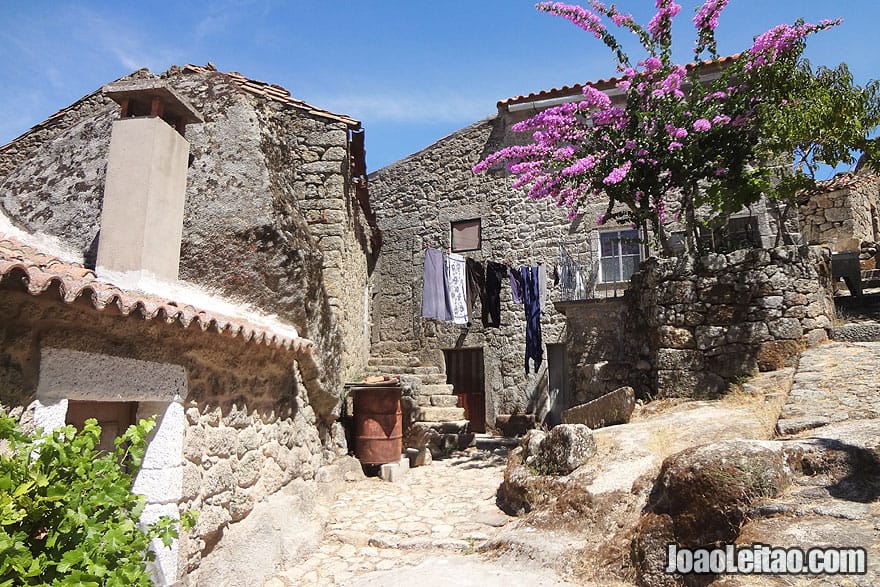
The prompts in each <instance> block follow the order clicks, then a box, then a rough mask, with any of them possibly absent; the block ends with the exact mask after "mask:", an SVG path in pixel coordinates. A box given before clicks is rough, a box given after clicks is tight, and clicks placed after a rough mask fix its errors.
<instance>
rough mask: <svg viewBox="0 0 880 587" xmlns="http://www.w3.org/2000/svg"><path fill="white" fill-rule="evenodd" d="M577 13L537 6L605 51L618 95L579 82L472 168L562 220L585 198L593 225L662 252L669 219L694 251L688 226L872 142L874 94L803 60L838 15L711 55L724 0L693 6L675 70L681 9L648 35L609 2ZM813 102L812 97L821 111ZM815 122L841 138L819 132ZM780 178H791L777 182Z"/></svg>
mask: <svg viewBox="0 0 880 587" xmlns="http://www.w3.org/2000/svg"><path fill="white" fill-rule="evenodd" d="M589 5H590V7H591V9H587V8H584V7H581V6H577V5H570V4H564V3H560V2H542V3H540V4H538V5H537V8H538V9H539V10H541V11H544V12H548V13H551V14H555V15H558V16H561V17H563V18H565V19H567V20H569V21H570V22H572V23H573V24H575V25H576V26H578V27H580V28H581V29H583V30H585V31H587V32H589V33H591V34H592V35H594V36H595V37H596V38H597V39H599V40H600V41H602V42H603V43H604V44H605V45H607V46H608V47H609V48H610V49H611V51H612V52H613V54H614V56H615V58H616V61H617V71H618V78H617V80H618V81H617V89H618V90H619V92H618V93H617V94H618V97H615V98H614V100H612V99H611V98H610V97H609V95H607V94H606V93H604V92H601V91H599V90H597V89H596V88H594V87H592V86H590V85H585V86H584V89H583V99H582V100H579V101H574V102H570V103H565V104H562V105H559V106H554V107H551V108H548V109H546V110H544V111H542V112H540V113H538V114H537V115H535V116H534V117H532V118H530V119H528V120H525V121H523V122H520V123H517V124H516V125H514V127H513V130H515V131H519V132H531V133H532V138H533V141H532V142H531V143H530V144H527V145H515V146H510V147H507V148H505V149H502V150H500V151H498V152H496V153H494V154H492V155H490V156H489V157H487V158H486V159H485V160H483V161H481V162H480V163H478V164H477V165H476V166H475V167H474V171H475V172H477V173H479V172H482V171H485V170H487V169H489V168H493V167H496V166H499V165H501V164H506V166H507V169H508V170H509V171H510V172H511V173H512V174H513V175H514V176H516V179H515V181H514V184H513V185H514V187H517V188H519V187H527V188H528V197H530V198H534V199H538V198H551V199H553V200H554V201H555V202H556V203H557V205H559V206H563V207H566V208H568V209H569V212H570V216H572V217H573V216H574V215H576V214H578V212H579V209H580V207H581V206H582V205H583V204H584V203H585V202H587V201H595V199H596V198H606V199H607V207H606V209H605V212H604V213H603V214H602V215H600V216H599V217H598V218H597V219H596V221H597V223H598V224H604V223H605V222H607V221H609V220H612V219H613V220H616V221H618V222H629V223H632V224H633V225H636V226H639V227H643V228H648V229H650V232H651V234H653V235H654V238H655V239H656V240H657V242H658V244H659V245H660V251H661V252H663V253H666V254H671V252H672V247H671V246H670V240H669V234H668V226H669V225H670V223H671V222H673V221H678V222H680V223H681V225H683V226H684V229H685V246H686V249H687V250H689V251H696V250H697V248H698V246H699V239H698V238H697V237H698V233H697V228H698V226H699V224H700V223H706V222H709V223H711V222H712V221H713V220H715V221H717V220H718V219H721V218H725V217H726V216H727V215H729V214H730V213H732V212H735V211H737V210H740V209H742V207H743V206H747V205H749V204H752V203H754V202H756V201H757V200H758V199H759V198H760V197H761V196H762V194H767V195H771V196H772V195H775V194H776V193H777V192H779V191H780V190H782V191H783V192H785V193H788V194H790V193H791V192H792V191H793V190H794V189H796V188H799V187H802V186H803V185H804V181H803V180H804V178H806V180H807V181H810V178H811V177H812V175H813V173H814V172H815V169H816V165H817V164H818V163H820V162H823V163H830V164H832V165H833V164H836V163H839V162H851V158H852V155H851V154H850V150H851V149H853V148H861V149H869V148H870V147H871V144H870V142H869V141H868V140H867V136H868V132H869V131H870V130H871V128H872V127H873V126H875V125H876V124H877V121H878V120H880V118H878V116H877V110H878V109H877V102H878V101H877V97H876V96H877V92H876V90H875V88H874V86H873V85H872V86H870V87H869V88H868V89H862V88H858V87H855V86H853V85H852V78H851V77H849V78H847V77H846V76H847V75H848V72H846V71H845V68H844V69H843V70H841V69H838V70H820V71H819V72H817V73H814V72H813V71H812V70H811V69H810V66H809V64H807V63H806V62H805V61H803V59H802V53H803V50H804V46H805V39H806V37H807V36H809V35H811V34H813V33H816V32H818V31H821V30H823V29H826V28H829V27H833V26H837V25H838V24H839V23H840V21H839V20H833V21H832V20H825V21H821V22H819V23H818V24H808V23H804V22H802V21H798V22H797V23H795V24H794V25H786V24H783V25H780V26H777V27H775V28H773V29H771V30H769V31H767V32H766V33H764V34H762V35H760V36H758V37H756V38H755V41H754V44H753V46H752V47H751V48H750V49H748V50H747V51H744V52H743V53H741V54H739V55H736V56H733V57H729V58H725V59H720V58H719V55H718V51H717V44H716V39H715V29H716V27H717V26H718V19H719V15H720V14H721V12H722V11H723V9H724V8H725V6H726V5H727V0H705V2H704V3H703V4H702V5H701V6H699V7H698V9H697V10H696V15H695V16H694V17H693V23H694V27H695V29H696V43H695V48H694V63H691V64H689V65H681V64H677V63H674V62H673V61H672V35H671V25H672V21H673V19H674V18H675V16H676V15H677V14H678V13H679V12H680V11H681V6H680V5H678V4H676V3H675V2H674V1H673V0H657V2H656V8H657V12H656V14H655V15H654V17H653V18H652V19H651V21H650V22H649V23H648V25H647V27H643V26H641V25H639V24H637V23H636V22H635V20H634V19H633V17H632V16H631V15H629V14H625V13H622V12H620V11H619V10H618V9H617V7H616V6H615V5H613V4H612V5H610V6H606V5H605V4H603V3H601V2H599V1H598V0H593V1H591V2H590V3H589ZM610 25H613V26H615V27H617V28H619V29H622V30H625V31H629V32H631V33H633V34H635V35H636V37H637V38H638V39H639V41H640V43H641V45H642V47H643V48H644V51H645V57H644V59H642V60H640V61H638V62H636V63H633V62H632V61H631V59H630V57H629V56H628V55H627V53H626V52H625V51H624V50H623V47H622V45H621V44H620V42H619V41H618V40H617V38H616V37H615V36H614V35H613V34H612V33H611V32H610V31H609V28H608V27H609V26H610ZM841 72H842V73H841ZM709 73H711V75H708V74H709ZM811 94H817V95H818V97H820V98H822V100H820V101H821V102H822V104H821V105H820V106H818V107H817V106H816V105H815V104H814V103H813V101H812V99H813V98H814V96H812V95H811ZM837 102H843V103H846V104H848V105H849V106H850V108H849V109H848V110H847V111H846V116H845V117H843V118H841V117H840V116H837V117H836V118H835V115H834V112H833V110H834V109H835V106H839V105H840V104H838V103H837ZM871 117H873V119H872V118H871ZM826 126H828V127H835V126H836V127H837V128H838V129H839V130H838V131H836V132H835V133H827V132H825V133H824V134H823V132H824V129H825V127H826ZM832 136H833V141H832V142H833V144H831V145H827V148H824V149H823V141H826V139H827V138H828V137H832ZM826 142H827V141H826ZM797 150H800V153H801V154H802V155H803V157H802V159H801V161H800V165H799V166H795V167H793V166H791V165H782V167H783V168H785V173H782V174H779V173H778V168H779V167H780V165H779V162H780V158H781V157H785V158H787V159H788V160H789V161H790V159H791V154H792V153H793V152H795V151H797ZM774 170H776V171H774ZM782 176H784V177H785V178H790V177H795V178H797V181H791V180H790V179H786V181H783V182H782V183H780V177H782ZM780 186H781V187H780ZM786 190H787V191H786Z"/></svg>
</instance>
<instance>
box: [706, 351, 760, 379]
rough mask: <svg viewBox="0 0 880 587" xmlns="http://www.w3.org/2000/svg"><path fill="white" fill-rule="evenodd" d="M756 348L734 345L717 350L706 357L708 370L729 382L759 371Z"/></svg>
mask: <svg viewBox="0 0 880 587" xmlns="http://www.w3.org/2000/svg"><path fill="white" fill-rule="evenodd" d="M755 355H756V352H755V350H754V347H752V346H747V345H739V344H733V345H729V346H726V347H721V348H718V349H715V350H714V351H712V352H710V353H708V354H707V355H706V360H705V365H706V370H707V371H709V372H711V373H714V374H716V375H718V376H720V377H723V378H725V379H728V380H733V379H737V378H740V377H744V376H748V375H752V374H754V373H755V372H756V371H758V361H757V359H756V358H755Z"/></svg>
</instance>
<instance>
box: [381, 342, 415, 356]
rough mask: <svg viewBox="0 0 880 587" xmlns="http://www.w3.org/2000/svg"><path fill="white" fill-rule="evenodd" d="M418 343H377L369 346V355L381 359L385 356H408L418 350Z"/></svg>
mask: <svg viewBox="0 0 880 587" xmlns="http://www.w3.org/2000/svg"><path fill="white" fill-rule="evenodd" d="M420 346H421V345H420V343H418V342H416V341H411V342H394V341H385V342H377V343H374V344H373V345H372V346H370V354H371V355H372V356H374V357H383V356H386V355H390V356H395V355H401V354H404V355H405V354H408V353H414V352H417V351H418V350H419V348H420Z"/></svg>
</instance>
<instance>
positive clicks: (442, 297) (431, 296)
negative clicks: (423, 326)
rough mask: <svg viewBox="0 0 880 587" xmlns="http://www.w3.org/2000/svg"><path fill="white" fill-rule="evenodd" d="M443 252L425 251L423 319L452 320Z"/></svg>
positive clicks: (430, 249) (435, 250) (429, 249)
mask: <svg viewBox="0 0 880 587" xmlns="http://www.w3.org/2000/svg"><path fill="white" fill-rule="evenodd" d="M445 267H446V265H445V261H444V259H443V251H440V250H437V249H432V248H430V247H429V248H427V249H425V268H424V270H423V272H422V318H432V319H434V320H444V321H447V322H448V321H450V320H452V308H450V306H449V294H448V293H447V285H446V271H445Z"/></svg>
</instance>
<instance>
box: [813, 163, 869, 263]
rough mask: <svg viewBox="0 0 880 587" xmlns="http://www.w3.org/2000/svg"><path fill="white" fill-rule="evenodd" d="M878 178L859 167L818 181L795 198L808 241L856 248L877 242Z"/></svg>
mask: <svg viewBox="0 0 880 587" xmlns="http://www.w3.org/2000/svg"><path fill="white" fill-rule="evenodd" d="M878 209H880V177H878V176H877V174H876V173H874V172H873V171H870V170H867V169H862V170H859V171H855V172H847V173H839V174H837V175H836V176H835V177H834V178H832V179H829V180H826V181H820V182H818V185H817V186H816V188H815V189H813V190H810V191H807V192H804V193H803V194H802V195H801V196H800V198H799V199H798V218H799V221H800V226H801V229H800V230H801V234H802V236H803V239H804V241H805V242H807V243H809V244H828V245H829V246H831V248H832V249H833V250H834V251H859V250H860V247H861V244H862V243H875V242H877V241H880V215H878V213H877V211H878Z"/></svg>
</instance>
